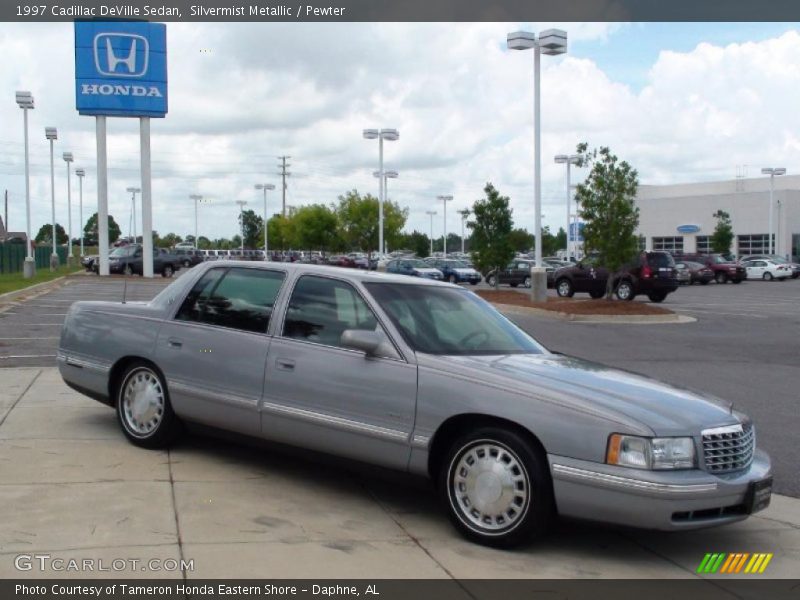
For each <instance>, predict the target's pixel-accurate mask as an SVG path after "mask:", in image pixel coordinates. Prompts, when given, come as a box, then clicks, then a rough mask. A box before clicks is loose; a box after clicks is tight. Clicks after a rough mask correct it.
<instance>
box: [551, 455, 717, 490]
mask: <svg viewBox="0 0 800 600" xmlns="http://www.w3.org/2000/svg"><path fill="white" fill-rule="evenodd" d="M553 473H554V474H556V475H561V476H562V477H563V478H566V479H575V480H581V481H591V482H593V483H599V484H602V485H608V486H612V487H618V488H622V489H624V490H642V491H646V492H653V493H657V494H693V493H698V492H713V491H714V490H716V489H717V484H716V483H689V484H672V483H656V482H653V481H642V480H641V479H631V478H629V477H620V476H618V475H609V474H608V473H599V472H597V471H587V470H586V469H578V468H576V467H568V466H566V465H559V464H555V463H554V464H553Z"/></svg>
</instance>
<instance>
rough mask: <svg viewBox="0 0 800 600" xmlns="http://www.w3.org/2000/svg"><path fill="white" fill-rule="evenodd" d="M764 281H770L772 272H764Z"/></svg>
mask: <svg viewBox="0 0 800 600" xmlns="http://www.w3.org/2000/svg"><path fill="white" fill-rule="evenodd" d="M764 281H772V273H764Z"/></svg>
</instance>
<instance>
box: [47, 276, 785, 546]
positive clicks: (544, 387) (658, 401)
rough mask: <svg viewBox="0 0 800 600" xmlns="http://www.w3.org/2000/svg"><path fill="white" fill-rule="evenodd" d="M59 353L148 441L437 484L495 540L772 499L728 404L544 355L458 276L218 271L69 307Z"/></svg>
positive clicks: (668, 522)
mask: <svg viewBox="0 0 800 600" xmlns="http://www.w3.org/2000/svg"><path fill="white" fill-rule="evenodd" d="M58 364H59V369H60V371H61V375H62V377H63V378H64V381H66V383H67V384H68V385H69V386H71V387H72V388H74V389H76V390H78V391H80V392H82V393H84V394H86V395H88V396H91V397H92V398H95V399H97V400H99V401H100V402H103V403H105V404H108V405H110V406H112V407H114V408H115V409H116V412H117V417H118V419H119V423H120V425H121V428H122V431H123V433H124V434H125V435H126V436H127V437H128V439H129V440H130V441H131V442H133V443H134V444H136V445H139V446H142V447H145V448H159V447H163V446H166V445H168V444H170V443H171V442H173V441H174V440H175V439H176V437H177V436H178V434H179V433H180V432H181V431H182V429H183V426H184V424H187V423H197V424H202V425H210V426H214V427H217V428H222V429H226V430H229V431H233V432H237V433H240V434H243V435H247V436H256V437H261V438H265V439H268V440H273V441H277V442H282V443H286V444H292V445H295V446H300V447H305V448H310V449H314V450H318V451H322V452H327V453H332V454H336V455H340V456H344V457H348V458H352V459H357V460H360V461H365V462H369V463H374V464H377V465H381V466H384V467H390V468H394V469H400V470H404V471H409V472H411V473H416V474H421V475H425V476H428V477H430V478H432V479H433V480H434V481H435V482H436V483H437V487H438V489H439V492H440V494H441V497H442V500H443V502H444V504H445V506H446V507H447V511H448V513H449V515H450V518H451V520H452V522H453V523H454V525H455V526H456V527H457V528H458V529H459V530H460V531H461V532H462V533H463V534H464V535H465V536H467V537H468V538H470V539H472V540H474V541H477V542H480V543H484V544H489V545H495V546H511V545H514V544H518V543H521V542H525V541H527V540H529V539H532V538H533V537H535V536H536V535H539V534H541V533H543V532H544V531H545V530H546V528H547V526H548V524H550V523H551V522H552V521H553V520H554V519H555V517H556V515H564V516H569V517H577V518H581V519H593V520H598V521H605V522H608V523H618V524H623V525H631V526H636V527H644V528H653V529H663V530H680V529H691V528H697V527H706V526H711V525H722V524H725V523H731V522H734V521H739V520H742V519H745V518H746V517H747V516H748V515H750V514H751V513H753V512H755V511H758V510H761V509H763V508H765V507H766V506H767V505H768V504H769V500H770V494H771V489H772V477H771V470H770V460H769V457H768V456H767V455H766V454H765V453H764V452H763V451H761V450H758V449H757V448H756V434H755V428H754V426H753V424H752V423H751V421H750V420H749V419H748V417H746V416H745V415H743V414H741V413H739V412H737V411H735V410H734V409H733V407H732V406H731V404H730V403H728V402H725V401H723V400H719V399H717V398H713V397H708V396H704V395H698V394H697V393H693V392H689V391H686V390H682V389H677V388H675V387H671V386H668V385H666V384H663V383H659V382H657V381H654V380H652V379H648V378H646V377H641V376H639V375H633V374H631V373H627V372H624V371H618V370H613V369H610V368H607V367H604V366H602V365H599V364H594V363H589V362H585V361H582V360H578V359H576V358H571V357H568V356H563V355H560V354H556V353H552V352H549V351H548V350H547V349H545V348H544V347H542V346H541V345H540V344H539V343H537V342H536V341H535V340H534V339H532V338H531V337H530V336H529V335H527V334H526V333H525V332H523V331H522V330H520V329H519V328H518V327H516V326H515V325H514V324H513V323H511V322H510V321H509V320H507V319H506V318H505V317H503V316H502V315H501V314H500V313H499V312H497V311H496V310H495V309H494V308H493V307H492V306H491V305H490V304H488V303H487V302H485V301H483V300H482V299H481V298H479V297H478V296H476V295H475V294H473V293H472V292H469V291H467V290H466V289H462V288H460V287H458V286H455V285H451V284H447V283H439V282H435V281H429V280H425V279H420V278H412V277H403V276H395V275H388V274H384V273H370V272H364V271H356V270H346V269H337V268H330V267H319V266H312V265H294V264H289V263H258V264H256V263H250V264H243V263H241V262H227V261H218V262H212V263H206V264H203V265H200V266H198V267H196V268H195V269H193V270H192V271H190V272H189V273H187V274H186V275H185V276H183V277H181V278H180V279H178V280H176V281H175V282H174V283H172V284H171V285H170V286H169V287H167V288H166V289H164V290H163V291H162V292H161V293H160V294H159V295H158V296H157V297H156V298H155V299H154V300H152V301H151V302H127V303H122V302H76V303H75V304H73V305H72V307H71V308H70V310H69V313H68V315H67V317H66V320H65V322H64V328H63V331H62V333H61V342H60V346H59V352H58Z"/></svg>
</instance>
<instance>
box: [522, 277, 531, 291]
mask: <svg viewBox="0 0 800 600" xmlns="http://www.w3.org/2000/svg"><path fill="white" fill-rule="evenodd" d="M522 285H524V286H525V287H526V288H529V287H531V278H530V277H526V278H525V280H524V281H523V282H522Z"/></svg>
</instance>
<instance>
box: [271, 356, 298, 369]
mask: <svg viewBox="0 0 800 600" xmlns="http://www.w3.org/2000/svg"><path fill="white" fill-rule="evenodd" d="M275 366H276V367H277V368H278V369H280V370H281V371H294V361H293V360H289V359H288V358H277V359H275Z"/></svg>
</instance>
